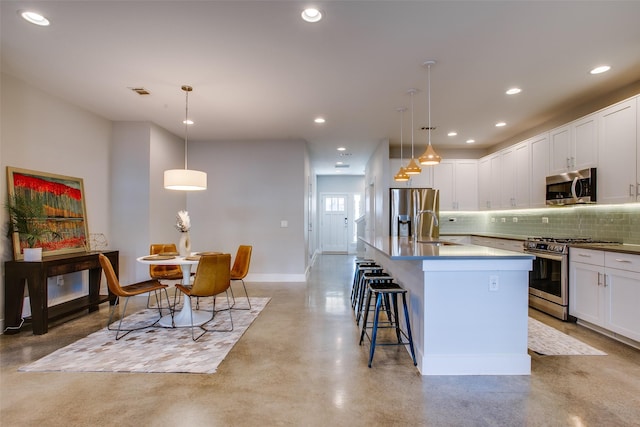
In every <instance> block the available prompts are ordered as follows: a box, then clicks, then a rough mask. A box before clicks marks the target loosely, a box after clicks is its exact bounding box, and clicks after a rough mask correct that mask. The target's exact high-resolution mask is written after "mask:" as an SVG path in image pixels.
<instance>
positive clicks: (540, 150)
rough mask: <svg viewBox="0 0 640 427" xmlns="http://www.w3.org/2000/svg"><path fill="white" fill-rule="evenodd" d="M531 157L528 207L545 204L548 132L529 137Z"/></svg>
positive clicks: (547, 172)
mask: <svg viewBox="0 0 640 427" xmlns="http://www.w3.org/2000/svg"><path fill="white" fill-rule="evenodd" d="M529 153H530V158H531V163H530V164H531V171H530V175H529V176H530V182H529V187H530V194H529V207H532V208H541V207H545V206H546V199H547V197H546V184H547V181H546V178H547V176H548V175H549V133H548V132H545V133H543V134H540V135H537V136H535V137H533V138H531V139H529Z"/></svg>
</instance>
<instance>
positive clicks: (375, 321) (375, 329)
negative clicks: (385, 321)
mask: <svg viewBox="0 0 640 427" xmlns="http://www.w3.org/2000/svg"><path fill="white" fill-rule="evenodd" d="M381 305H382V294H380V293H379V292H377V296H376V312H375V314H374V316H373V330H372V331H371V348H370V349H369V367H371V362H373V353H374V352H375V351H376V336H377V335H378V318H379V317H380V306H381Z"/></svg>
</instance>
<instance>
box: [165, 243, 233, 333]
mask: <svg viewBox="0 0 640 427" xmlns="http://www.w3.org/2000/svg"><path fill="white" fill-rule="evenodd" d="M230 266H231V255H230V254H212V255H202V256H201V257H200V262H199V263H198V268H197V270H196V275H195V279H194V281H193V285H183V284H181V283H179V284H177V285H176V289H177V290H178V291H180V292H182V293H183V294H185V297H186V298H189V299H191V300H192V299H193V298H202V297H212V300H213V310H211V318H210V319H209V320H207V321H206V322H204V323H203V324H201V325H199V326H200V328H201V329H202V330H203V332H202V333H201V334H200V335H198V336H197V337H196V336H195V332H194V329H195V325H194V324H193V311H191V339H193V340H194V341H197V340H198V339H199V338H200V337H201V336H203V335H204V334H205V333H207V332H230V331H232V330H233V317H232V316H231V310H230V308H231V301H230V300H229V293H228V292H227V291H228V290H229V287H230V286H231V280H230V277H229V273H230ZM223 292H225V293H226V295H227V306H228V307H229V310H227V311H229V320H230V321H231V329H228V330H223V331H220V330H218V331H216V330H212V329H207V328H206V327H205V325H206V324H207V323H209V322H211V321H212V320H213V318H214V317H215V315H216V310H215V305H216V296H217V295H219V294H221V293H223ZM193 302H194V301H191V306H192V307H193V306H194V304H193ZM185 303H186V301H185Z"/></svg>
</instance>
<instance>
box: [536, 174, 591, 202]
mask: <svg viewBox="0 0 640 427" xmlns="http://www.w3.org/2000/svg"><path fill="white" fill-rule="evenodd" d="M596 201H597V191H596V168H589V169H582V170H579V171H573V172H566V173H562V174H559V175H552V176H548V177H547V205H575V204H579V203H595V202H596Z"/></svg>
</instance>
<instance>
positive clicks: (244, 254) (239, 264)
mask: <svg viewBox="0 0 640 427" xmlns="http://www.w3.org/2000/svg"><path fill="white" fill-rule="evenodd" d="M252 249H253V246H249V245H240V246H238V251H237V252H236V258H235V260H234V261H233V268H232V269H231V280H234V281H238V280H240V281H241V282H242V287H243V288H244V294H245V296H246V297H247V303H248V304H249V308H237V309H236V310H251V301H250V300H249V294H248V293H247V287H246V286H245V283H244V278H245V277H247V274H248V273H249V264H250V263H251V251H252ZM231 297H232V298H233V306H234V307H235V305H236V297H235V295H234V294H233V288H231Z"/></svg>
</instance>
